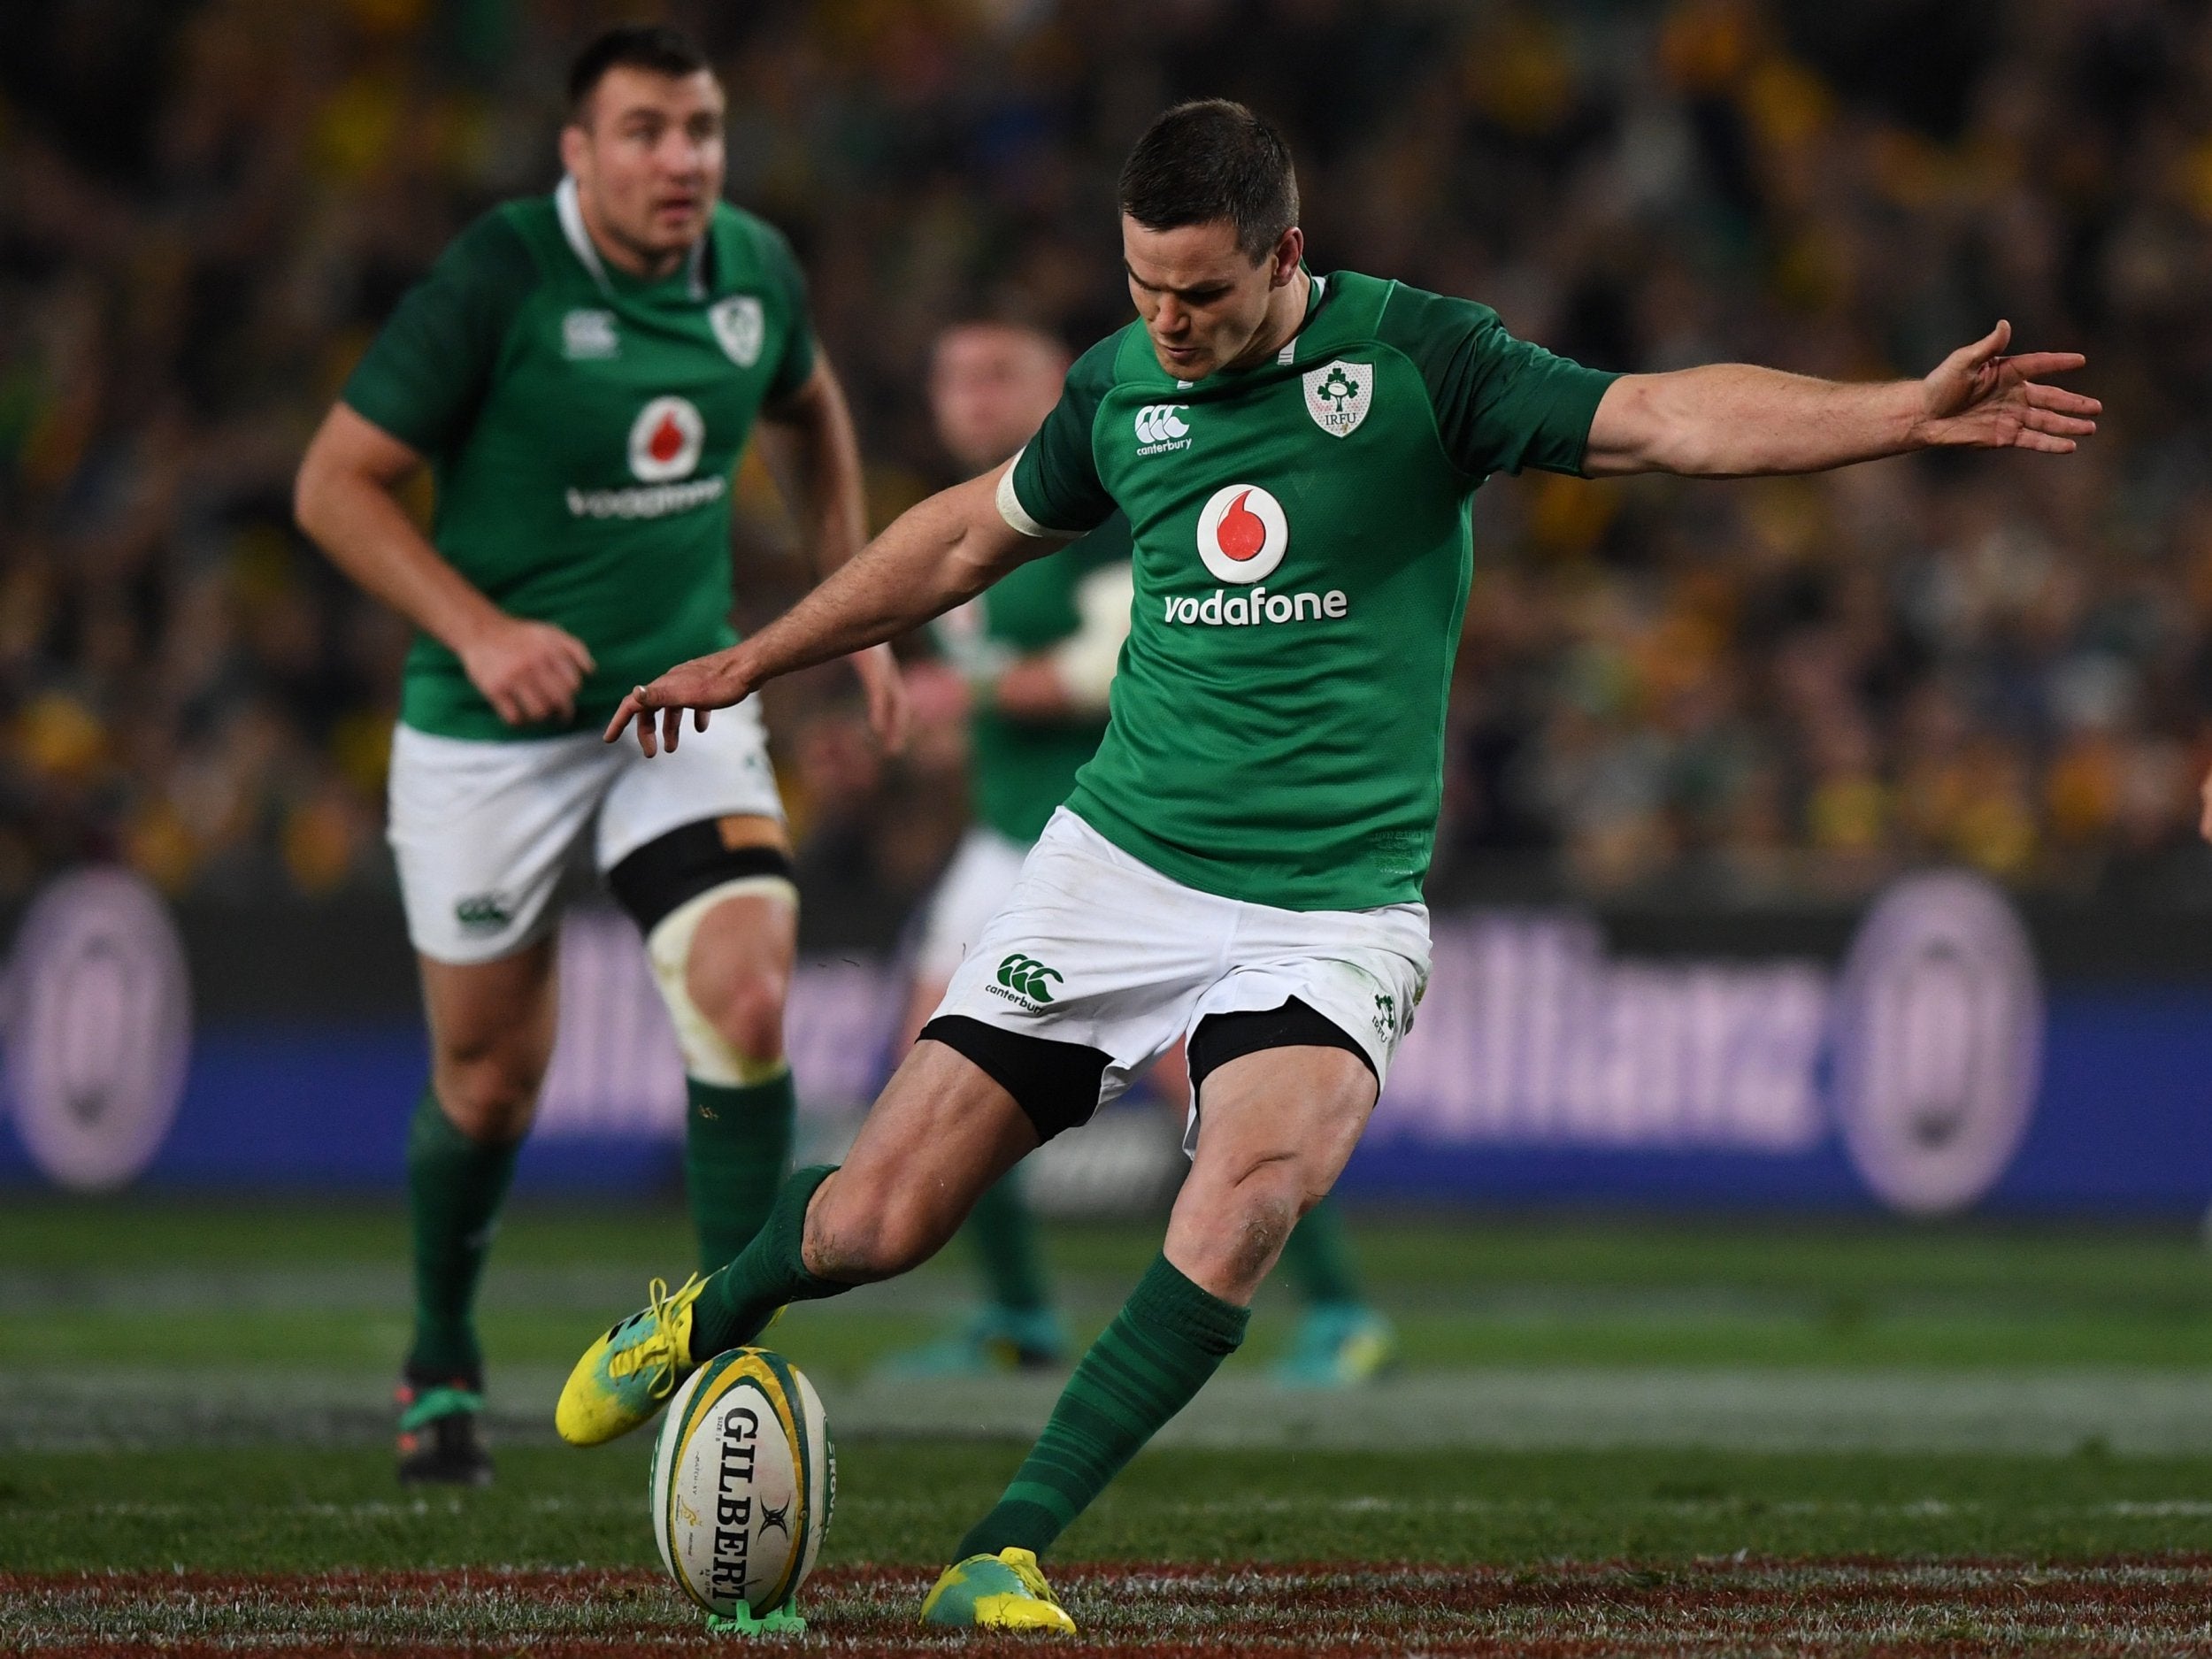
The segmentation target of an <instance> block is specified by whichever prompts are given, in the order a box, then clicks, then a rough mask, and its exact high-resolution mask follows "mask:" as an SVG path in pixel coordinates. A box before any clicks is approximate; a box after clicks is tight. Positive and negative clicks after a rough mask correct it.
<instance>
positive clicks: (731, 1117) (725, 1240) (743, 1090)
mask: <svg viewBox="0 0 2212 1659" xmlns="http://www.w3.org/2000/svg"><path fill="white" fill-rule="evenodd" d="M684 1094H685V1097H686V1100H687V1106H686V1110H685V1112H684V1191H685V1194H686V1195H687V1197H688V1198H689V1200H690V1202H691V1226H692V1231H693V1232H694V1233H695V1234H696V1235H697V1237H698V1240H699V1271H702V1272H704V1273H711V1272H712V1271H714V1270H715V1269H716V1268H718V1267H720V1266H722V1265H724V1264H725V1263H727V1262H729V1261H730V1260H731V1259H732V1258H733V1257H734V1256H736V1255H737V1253H738V1252H739V1251H740V1250H741V1249H743V1248H745V1247H746V1246H747V1245H748V1244H750V1243H751V1242H752V1241H753V1235H754V1234H755V1233H758V1232H759V1231H760V1226H761V1223H762V1222H764V1221H765V1220H766V1219H767V1218H768V1210H769V1207H770V1206H771V1205H772V1204H773V1203H774V1202H776V1189H777V1188H778V1187H780V1186H782V1185H783V1176H784V1165H785V1164H787V1163H789V1162H790V1158H791V1125H792V1119H793V1118H794V1116H795V1114H796V1112H797V1110H798V1102H797V1099H796V1097H795V1095H794V1094H793V1093H792V1088H791V1068H790V1067H789V1066H786V1067H785V1068H784V1069H783V1070H782V1071H779V1072H778V1073H777V1074H776V1075H775V1076H774V1077H772V1078H770V1079H768V1080H767V1081H766V1082H764V1083H754V1084H750V1085H739V1086H735V1087H725V1086H723V1085H721V1084H718V1083H703V1082H701V1081H700V1080H699V1079H697V1078H695V1077H687V1078H686V1079H684Z"/></svg>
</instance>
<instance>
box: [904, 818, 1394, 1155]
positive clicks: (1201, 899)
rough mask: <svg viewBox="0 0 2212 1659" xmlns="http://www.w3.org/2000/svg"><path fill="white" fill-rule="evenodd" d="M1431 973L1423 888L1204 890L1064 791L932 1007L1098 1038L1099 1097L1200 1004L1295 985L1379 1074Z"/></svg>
mask: <svg viewBox="0 0 2212 1659" xmlns="http://www.w3.org/2000/svg"><path fill="white" fill-rule="evenodd" d="M1428 977H1429V912H1428V907H1427V906H1426V905H1425V904H1389V905H1385V906H1383V907H1382V908H1381V909H1379V910H1278V909H1276V908H1275V907H1274V906H1272V905H1268V904H1252V903H1248V902H1244V901H1242V900H1240V899H1228V898H1223V897H1221V896H1220V895H1217V894H1212V893H1201V892H1199V891H1198V890H1197V889H1196V888H1194V887H1185V886H1183V885H1182V884H1181V883H1180V882H1179V881H1171V880H1170V879H1168V878H1167V877H1165V876H1164V875H1162V874H1161V873H1160V872H1158V871H1156V870H1155V869H1153V868H1152V867H1151V866H1150V865H1149V864H1143V863H1141V862H1140V861H1139V860H1137V859H1135V858H1133V857H1132V856H1130V855H1129V854H1127V853H1125V852H1124V851H1122V850H1121V849H1120V848H1118V847H1117V846H1115V845H1114V844H1113V843H1112V842H1111V841H1108V840H1107V839H1106V838H1105V837H1104V836H1103V835H1101V834H1100V833H1098V832H1097V831H1096V830H1094V829H1093V828H1092V827H1091V826H1089V825H1088V824H1086V823H1085V822H1084V821H1083V820H1082V819H1081V818H1078V817H1077V816H1076V815H1075V814H1074V813H1072V812H1071V811H1069V810H1068V809H1067V808H1065V807H1062V808H1061V809H1060V810H1058V811H1056V812H1055V813H1054V814H1053V815H1052V821H1051V822H1050V823H1049V824H1048V825H1046V826H1045V833H1044V834H1043V835H1042V836H1041V838H1040V839H1039V840H1038V842H1037V844H1036V846H1035V847H1034V848H1033V849H1031V850H1030V853H1029V856H1028V857H1027V859H1026V860H1025V861H1024V863H1023V864H1022V868H1021V874H1020V876H1019V877H1018V879H1016V880H1015V882H1014V884H1013V888H1012V891H1011V892H1010V893H1009V894H1008V895H1007V896H1006V898H1005V900H1004V902H1003V903H1002V906H1001V908H1000V909H999V910H998V912H997V913H996V914H995V916H993V917H992V918H991V919H990V921H989V922H988V923H987V925H986V926H985V927H984V928H983V930H982V933H981V934H980V935H979V938H978V939H977V941H976V943H975V945H974V946H973V947H972V949H970V950H969V951H968V953H967V956H966V957H965V959H964V960H963V961H962V963H961V964H960V966H959V968H958V970H957V971H956V972H955V973H954V975H953V979H952V985H951V988H950V989H949V990H948V991H947V992H946V993H945V1000H944V1001H943V1002H941V1003H940V1004H939V1005H938V1009H937V1012H938V1014H940V1015H949V1014H958V1015H964V1016H966V1017H967V1018H970V1019H977V1020H980V1021H982V1022H983V1023H984V1024H985V1025H995V1026H996V1027H998V1028H999V1029H1001V1030H1002V1031H1010V1032H1024V1033H1028V1034H1029V1035H1031V1036H1033V1037H1044V1038H1048V1039H1050V1040H1052V1041H1056V1042H1071V1043H1080V1044H1083V1045H1084V1046H1086V1047H1087V1048H1096V1049H1098V1050H1100V1051H1101V1052H1102V1053H1103V1054H1104V1055H1105V1056H1106V1060H1107V1064H1106V1070H1105V1073H1104V1075H1103V1076H1102V1078H1101V1079H1100V1081H1099V1102H1100V1104H1102V1105H1103V1104H1105V1103H1106V1102H1110V1101H1112V1100H1114V1099H1116V1098H1118V1096H1119V1095H1120V1094H1122V1092H1123V1091H1124V1090H1125V1089H1126V1088H1127V1087H1129V1084H1130V1080H1131V1079H1133V1078H1135V1077H1138V1076H1140V1075H1141V1074H1142V1073H1143V1071H1144V1070H1145V1068H1146V1067H1147V1066H1148V1065H1150V1064H1152V1063H1153V1061H1155V1060H1156V1059H1157V1058H1158V1057H1159V1056H1161V1055H1162V1054H1164V1053H1165V1052H1166V1051H1167V1049H1168V1048H1171V1047H1172V1046H1173V1044H1174V1043H1175V1041H1176V1040H1177V1039H1178V1038H1184V1037H1188V1036H1189V1035H1190V1033H1192V1032H1194V1031H1195V1030H1196V1029H1197V1028H1198V1024H1199V1022H1200V1021H1201V1020H1202V1019H1204V1018H1206V1017H1207V1016H1208V1015H1209V1014H1237V1013H1250V1012H1263V1011H1264V1010H1269V1009H1273V1008H1279V1007H1281V1006H1282V1005H1283V1004H1284V1003H1285V1002H1287V1001H1289V1000H1290V999H1291V998H1292V997H1297V998H1299V999H1300V1000H1301V1001H1302V1002H1306V1003H1307V1004H1308V1005H1309V1006H1310V1007H1311V1008H1312V1009H1313V1010H1315V1011H1316V1012H1317V1013H1319V1014H1321V1015H1323V1016H1324V1017H1325V1018H1327V1019H1329V1020H1330V1021H1331V1022H1332V1023H1333V1024H1334V1025H1338V1026H1339V1027H1340V1028H1341V1029H1342V1030H1343V1031H1344V1033H1345V1034H1346V1035H1348V1036H1349V1037H1350V1038H1351V1039H1352V1040H1353V1041H1355V1042H1356V1043H1358V1044H1359V1046H1360V1048H1361V1051H1362V1052H1363V1053H1364V1054H1365V1055H1366V1056H1367V1058H1368V1061H1369V1062H1370V1064H1372V1065H1373V1066H1374V1068H1375V1076H1376V1079H1377V1080H1378V1081H1380V1080H1381V1079H1386V1078H1387V1077H1388V1076H1389V1074H1390V1061H1391V1056H1393V1055H1394V1054H1395V1053H1396V1051H1397V1048H1398V1043H1399V1041H1400V1039H1402V1037H1403V1036H1404V1035H1405V1033H1406V1032H1407V1031H1408V1030H1409V1029H1410V1028H1411V1026H1412V1024H1413V1009H1414V1004H1415V1003H1417V1002H1419V1001H1420V1000H1421V993H1422V991H1423V990H1424V989H1425V988H1426V987H1427V984H1428ZM1195 1128H1196V1122H1195V1118H1194V1119H1193V1123H1192V1130H1193V1132H1195Z"/></svg>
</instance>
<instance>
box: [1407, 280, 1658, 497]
mask: <svg viewBox="0 0 2212 1659" xmlns="http://www.w3.org/2000/svg"><path fill="white" fill-rule="evenodd" d="M1382 333H1383V335H1384V337H1385V338H1386V340H1388V341H1389V342H1390V343H1391V344H1393V345H1395V346H1397V347H1398V348H1399V349H1401V350H1402V351H1404V352H1405V353H1406V354H1407V355H1408V356H1409V357H1411V358H1412V359H1413V360H1414V362H1415V363H1416V364H1417V365H1419V366H1420V370H1421V378H1422V379H1423V380H1425V382H1426V383H1427V386H1428V390H1429V402H1430V404H1431V405H1432V407H1433V408H1434V410H1435V411H1436V425H1437V430H1438V432H1439V434H1440V435H1441V436H1442V438H1443V441H1444V449H1445V451H1446V453H1448V455H1449V456H1450V457H1451V458H1452V464H1453V465H1455V466H1457V467H1458V468H1459V469H1460V470H1461V471H1462V472H1466V473H1467V474H1469V475H1470V476H1471V477H1474V478H1485V477H1487V476H1488V475H1489V474H1491V473H1493V472H1519V471H1520V470H1521V469H1522V468H1523V467H1526V466H1533V467H1536V468H1538V469H1540V471H1543V472H1573V473H1579V472H1581V471H1582V457H1583V451H1584V449H1586V447H1587V446H1588V443H1589V439H1590V422H1591V420H1592V419H1593V418H1594V417H1595V415H1596V414H1597V410H1598V400H1599V399H1600V398H1601V397H1603V396H1605V388H1607V387H1609V386H1610V385H1612V383H1613V382H1614V381H1615V380H1617V379H1619V378H1620V377H1619V376H1618V375H1616V374H1608V373H1601V372H1600V371H1599V370H1596V369H1588V368H1585V367H1583V365H1581V364H1579V363H1577V362H1575V361H1573V360H1572V359H1571V358H1568V357H1558V356H1556V355H1555V354H1554V353H1552V352H1549V351H1547V350H1545V349H1543V347H1541V346H1538V345H1532V344H1531V343H1529V342H1527V341H1525V340H1516V339H1515V338H1514V337H1513V336H1512V335H1511V334H1508V333H1507V332H1506V331H1505V325H1504V324H1503V323H1502V322H1500V321H1499V320H1498V314H1497V312H1495V311H1492V310H1491V309H1490V308H1489V307H1488V306H1487V305H1479V304H1477V303H1475V302H1474V301H1472V300H1461V299H1450V298H1448V297H1446V296H1443V295H1440V294H1428V293H1424V292H1422V291H1421V290H1420V289H1418V288H1398V289H1397V290H1396V292H1394V294H1393V295H1392V296H1391V298H1390V304H1389V306H1388V308H1387V310H1386V311H1385V313H1384V317H1383V326H1382Z"/></svg>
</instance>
